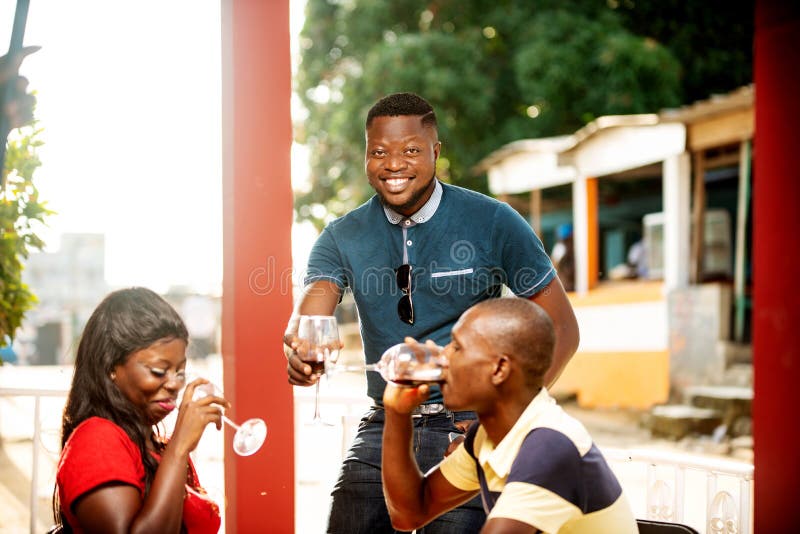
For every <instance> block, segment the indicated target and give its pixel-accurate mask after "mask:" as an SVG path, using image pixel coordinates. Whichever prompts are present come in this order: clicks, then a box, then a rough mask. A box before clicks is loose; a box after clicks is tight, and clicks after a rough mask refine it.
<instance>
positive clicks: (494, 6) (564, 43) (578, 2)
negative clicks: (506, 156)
mask: <svg viewBox="0 0 800 534" xmlns="http://www.w3.org/2000/svg"><path fill="white" fill-rule="evenodd" d="M619 4H620V3H619V2H612V1H611V0H609V1H608V3H607V4H606V3H603V2H598V1H596V0H571V1H570V0H470V1H466V2H465V1H461V0H308V3H307V7H306V23H305V26H304V28H303V30H302V32H301V36H300V47H301V53H302V57H301V64H300V68H299V71H298V74H297V79H296V88H297V91H298V93H299V95H300V98H301V100H302V102H303V104H304V105H305V107H306V109H307V111H308V116H307V117H305V118H304V120H303V121H302V124H298V125H297V138H298V141H300V142H302V143H305V144H306V145H307V146H308V148H309V151H310V158H311V161H310V164H311V175H310V181H311V185H310V187H309V188H308V189H307V190H304V191H298V192H297V206H298V215H299V217H300V219H309V220H312V221H314V222H315V224H317V226H318V227H319V226H321V225H323V224H324V223H325V222H326V221H327V220H329V219H330V218H332V217H334V216H338V215H341V214H343V213H345V212H347V211H348V210H350V209H352V208H354V207H356V206H357V205H359V204H360V203H362V202H363V201H364V200H366V199H367V198H369V196H370V195H371V194H372V190H371V189H370V188H369V185H368V183H367V181H366V179H365V178H364V169H363V166H364V160H363V158H364V156H363V147H364V123H363V121H364V118H365V117H366V113H367V110H368V109H369V107H370V106H371V105H372V104H373V103H374V102H375V101H376V100H377V99H379V98H380V97H382V96H384V95H386V94H388V93H392V92H397V91H413V92H417V93H419V94H420V95H422V96H424V97H425V98H426V99H428V100H429V101H430V102H431V104H432V105H433V106H434V108H435V109H436V112H437V116H438V118H439V132H440V133H439V136H440V139H441V140H442V142H443V147H442V155H441V158H440V161H439V166H438V168H437V174H438V176H439V177H440V178H442V179H444V180H446V181H450V182H452V183H456V184H459V185H464V186H466V187H469V188H472V189H476V190H485V187H486V185H485V183H486V182H485V179H484V178H483V177H482V176H476V175H475V174H474V173H473V172H471V169H472V167H473V166H474V165H475V164H476V163H477V162H478V161H479V160H480V159H481V158H483V157H485V156H486V155H488V154H489V153H490V152H492V151H493V150H495V149H497V148H499V147H500V146H502V145H504V144H506V143H508V142H511V141H515V140H518V139H522V138H530V137H542V136H551V135H560V134H567V133H572V132H573V131H575V130H576V129H577V128H580V127H581V126H583V125H584V124H586V123H587V122H589V121H591V120H593V119H594V118H596V117H597V116H600V115H606V114H621V113H643V112H653V111H657V110H659V109H661V108H664V107H673V106H677V105H679V104H681V103H683V100H682V97H683V93H684V91H683V85H682V83H683V78H682V75H683V72H684V70H683V68H682V65H681V63H680V62H679V61H678V59H677V56H676V55H675V53H674V52H673V51H672V50H671V49H670V48H668V47H667V46H665V45H664V44H663V41H661V40H660V38H662V37H664V35H665V32H660V31H656V30H658V29H659V28H655V29H653V28H652V27H653V26H655V25H654V24H652V23H650V22H648V21H647V20H646V15H647V14H648V13H652V12H653V10H652V9H650V10H649V11H648V10H647V9H641V10H637V9H635V8H634V7H635V6H638V5H639V3H638V2H637V3H636V4H635V6H634V4H633V3H632V2H627V3H625V4H624V5H619ZM623 11H624V12H623ZM648 24H649V25H650V26H648ZM651 30H652V31H651Z"/></svg>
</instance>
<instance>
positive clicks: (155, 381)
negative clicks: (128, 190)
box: [53, 288, 229, 534]
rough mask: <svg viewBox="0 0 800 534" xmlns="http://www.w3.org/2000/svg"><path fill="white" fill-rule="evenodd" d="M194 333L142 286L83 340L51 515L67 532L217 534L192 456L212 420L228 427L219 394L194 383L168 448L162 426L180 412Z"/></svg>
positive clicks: (214, 512)
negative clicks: (202, 393) (198, 390)
mask: <svg viewBox="0 0 800 534" xmlns="http://www.w3.org/2000/svg"><path fill="white" fill-rule="evenodd" d="M188 337H189V335H188V332H187V330H186V326H185V325H184V323H183V321H182V320H181V318H180V316H178V314H177V313H176V312H175V310H174V309H173V308H172V307H171V306H170V305H169V304H167V302H166V301H165V300H164V299H162V298H161V297H159V296H158V295H157V294H156V293H154V292H152V291H150V290H148V289H144V288H132V289H123V290H120V291H115V292H113V293H111V294H110V295H108V296H107V297H106V298H105V299H104V300H103V302H101V303H100V305H99V306H98V307H97V309H95V311H94V313H92V316H91V317H90V318H89V321H88V323H87V324H86V327H85V329H84V331H83V335H82V336H81V341H80V345H79V346H78V353H77V356H76V358H75V374H74V376H73V379H72V386H71V387H70V391H69V396H68V398H67V405H66V408H65V409H64V418H63V423H62V437H61V443H62V452H61V458H60V460H59V464H58V473H57V475H56V491H55V493H54V496H53V508H54V512H55V518H56V522H57V523H59V524H61V525H62V527H63V529H64V531H67V532H69V531H70V530H72V531H74V532H164V533H170V532H174V533H178V532H188V533H190V534H196V533H206V532H217V531H218V530H219V526H220V516H219V509H218V508H217V507H216V505H215V504H213V503H212V502H211V501H210V500H208V499H204V498H203V497H202V495H203V494H204V492H203V490H202V488H200V485H199V481H198V479H197V474H196V473H195V471H194V467H193V465H192V463H191V460H190V458H189V453H190V452H191V451H192V450H194V448H195V447H196V446H197V442H198V441H199V440H200V436H201V435H202V434H203V430H204V429H205V427H206V426H207V425H208V424H209V423H213V424H214V425H216V427H217V429H220V428H221V426H222V421H221V412H220V409H221V408H228V407H229V403H228V402H227V401H226V400H225V399H223V398H221V397H215V396H208V397H203V398H202V399H200V400H192V397H193V393H194V389H195V387H196V386H198V385H200V384H203V383H205V380H202V379H198V380H195V381H193V382H192V383H191V384H189V385H188V386H186V392H185V393H184V395H183V400H182V402H181V404H180V407H178V416H177V420H176V422H175V429H174V431H173V434H172V436H171V438H170V439H169V440H168V441H167V440H166V439H164V437H163V436H162V435H161V433H160V432H158V429H157V428H156V427H155V425H156V424H157V423H159V422H161V421H162V420H163V419H164V418H165V417H166V416H167V415H168V414H169V413H170V412H171V411H172V410H174V409H175V408H176V402H177V397H178V392H179V391H180V390H181V389H182V388H183V387H184V385H185V381H186V376H185V373H184V369H185V367H186V345H187V341H188Z"/></svg>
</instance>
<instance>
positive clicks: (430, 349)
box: [327, 342, 448, 387]
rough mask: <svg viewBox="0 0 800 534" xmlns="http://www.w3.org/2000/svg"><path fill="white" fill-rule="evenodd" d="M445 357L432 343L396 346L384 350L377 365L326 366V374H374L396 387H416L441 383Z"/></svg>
mask: <svg viewBox="0 0 800 534" xmlns="http://www.w3.org/2000/svg"><path fill="white" fill-rule="evenodd" d="M447 366H448V362H447V357H446V356H444V354H443V352H442V347H439V346H437V345H435V344H434V343H432V342H428V343H425V344H424V345H423V344H421V343H398V344H397V345H393V346H391V347H389V348H388V349H386V351H385V352H384V353H383V355H382V356H381V359H380V360H379V361H378V363H372V364H360V365H328V366H327V372H329V373H333V372H337V371H375V372H377V373H380V375H381V376H382V377H383V379H384V380H386V381H387V382H392V383H394V384H397V385H399V386H408V387H416V386H419V385H421V384H425V383H438V384H441V383H442V382H444V370H445V369H446V368H447Z"/></svg>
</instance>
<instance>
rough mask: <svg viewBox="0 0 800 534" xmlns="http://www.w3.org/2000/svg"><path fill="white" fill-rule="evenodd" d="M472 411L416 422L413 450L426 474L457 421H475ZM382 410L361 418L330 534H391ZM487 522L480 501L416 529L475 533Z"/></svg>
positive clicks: (421, 533)
mask: <svg viewBox="0 0 800 534" xmlns="http://www.w3.org/2000/svg"><path fill="white" fill-rule="evenodd" d="M475 418H476V416H475V414H474V413H472V412H456V413H452V412H447V413H440V414H435V415H425V416H422V417H415V418H414V437H413V439H414V442H413V446H414V452H415V455H416V459H417V464H418V465H419V468H420V470H421V471H422V472H423V473H425V472H427V471H428V470H429V469H430V468H431V467H433V466H435V465H437V464H438V463H439V462H441V461H442V458H443V457H444V451H445V450H446V449H447V446H448V445H449V443H450V438H449V436H448V434H449V433H450V432H459V431H458V429H457V428H456V426H455V425H454V422H455V421H460V420H465V419H475ZM383 422H384V412H383V410H382V409H380V408H377V407H375V408H371V409H370V410H369V411H368V412H367V413H366V415H364V417H363V418H362V419H361V423H360V424H359V427H358V433H357V434H356V437H355V439H354V441H353V445H352V446H351V447H350V450H349V451H348V453H347V458H346V459H345V461H344V463H343V465H342V471H341V473H340V474H339V480H338V481H337V482H336V486H335V487H334V489H333V493H332V497H333V501H332V504H331V512H330V517H329V518H328V533H329V534H383V533H386V534H394V533H395V532H397V531H396V530H394V529H393V528H392V524H391V521H390V519H389V513H388V511H387V510H386V502H385V501H384V498H383V487H382V484H381V445H382V439H383ZM485 521H486V515H485V514H484V512H483V506H482V505H481V500H480V497H476V498H474V499H472V500H470V501H469V502H467V503H466V504H464V505H462V506H460V507H459V508H456V509H454V510H451V511H449V512H447V513H446V514H443V515H441V516H440V517H438V518H436V519H435V520H434V521H432V522H430V523H428V524H427V525H425V526H424V527H423V528H421V529H419V530H417V533H418V534H471V533H476V534H477V533H478V532H480V530H481V527H483V524H484V522H485Z"/></svg>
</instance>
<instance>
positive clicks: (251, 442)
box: [194, 382, 267, 456]
mask: <svg viewBox="0 0 800 534" xmlns="http://www.w3.org/2000/svg"><path fill="white" fill-rule="evenodd" d="M209 395H213V396H217V397H224V396H225V395H224V394H223V393H222V390H221V389H220V388H219V387H218V386H216V385H215V384H213V383H212V382H208V383H206V384H200V385H198V386H197V387H196V388H194V398H195V399H201V398H203V397H206V396H209ZM222 422H223V423H225V424H226V425H228V426H230V427H231V428H232V429H234V430H235V431H236V433H235V434H234V435H233V452H235V453H236V454H238V455H239V456H250V455H251V454H255V453H256V451H258V449H260V448H261V445H263V444H264V440H266V439H267V424H266V423H265V422H264V420H263V419H259V418H257V417H254V418H252V419H248V420H247V421H245V422H244V423H242V424H236V423H234V422H233V421H231V420H230V419H228V417H227V416H226V415H224V414H223V415H222Z"/></svg>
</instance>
